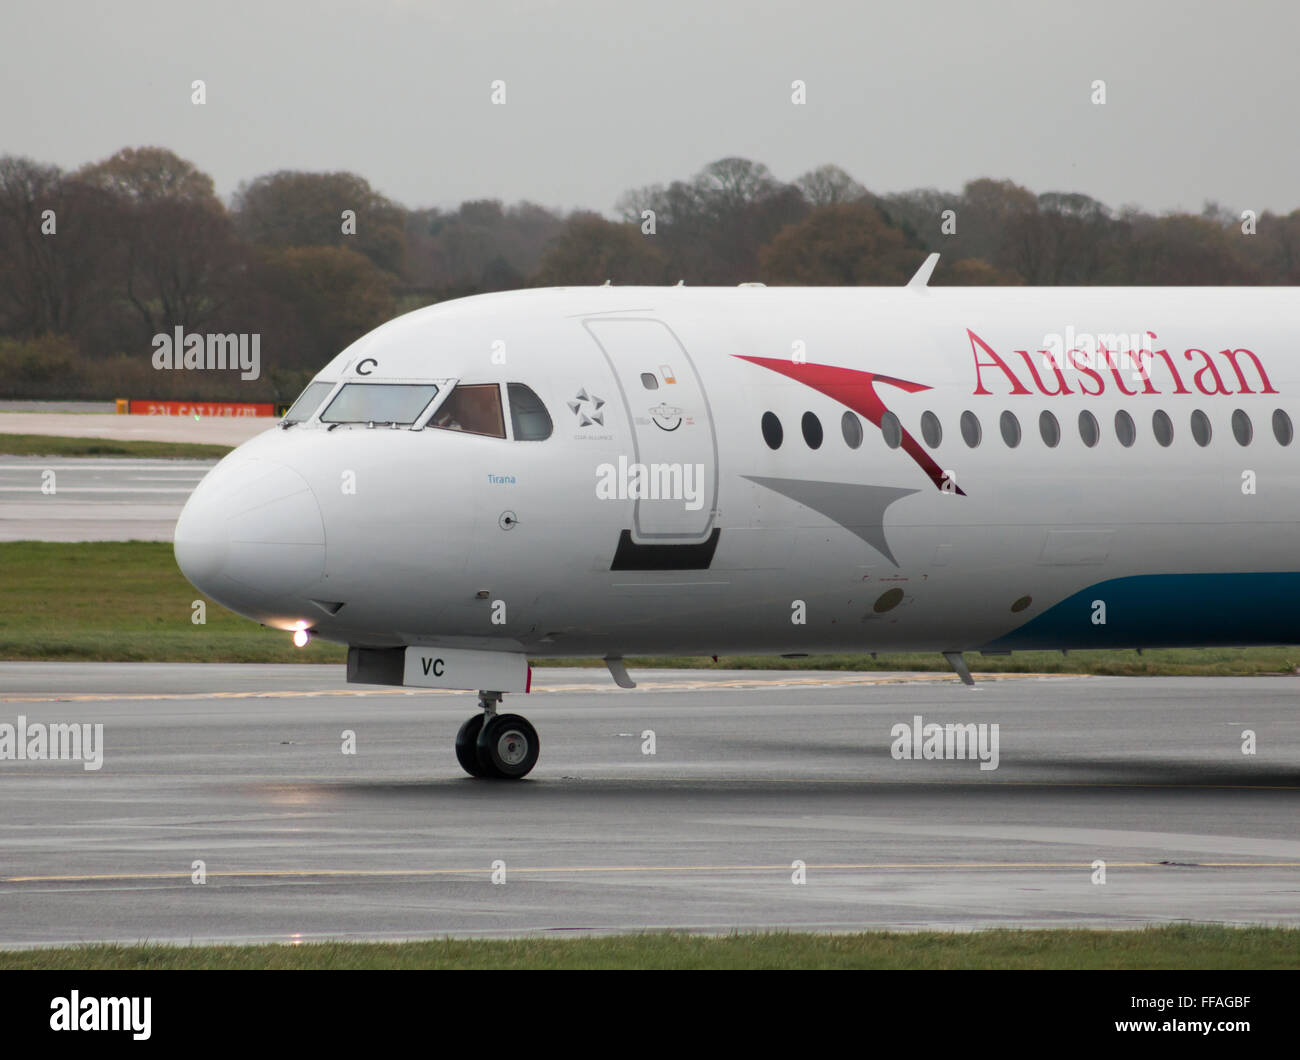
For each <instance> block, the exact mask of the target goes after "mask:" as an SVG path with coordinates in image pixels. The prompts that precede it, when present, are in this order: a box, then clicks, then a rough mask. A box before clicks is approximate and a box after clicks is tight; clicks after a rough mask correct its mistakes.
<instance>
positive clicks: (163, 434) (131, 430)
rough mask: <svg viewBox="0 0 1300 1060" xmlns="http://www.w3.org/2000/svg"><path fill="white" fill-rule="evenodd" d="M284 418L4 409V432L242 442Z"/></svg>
mask: <svg viewBox="0 0 1300 1060" xmlns="http://www.w3.org/2000/svg"><path fill="white" fill-rule="evenodd" d="M279 422H280V421H279V420H278V419H276V418H275V417H272V416H204V417H200V418H199V419H195V418H194V417H193V416H119V415H116V414H114V413H111V412H109V413H93V412H22V411H17V410H11V411H9V412H5V411H4V410H3V409H0V434H54V435H62V436H64V437H67V438H110V439H112V440H113V441H117V442H196V443H198V444H200V445H239V444H240V443H242V442H246V441H248V439H250V438H252V437H254V436H255V435H258V434H261V433H262V432H263V431H267V430H271V429H272V428H273V427H275V425H276V424H277V423H279Z"/></svg>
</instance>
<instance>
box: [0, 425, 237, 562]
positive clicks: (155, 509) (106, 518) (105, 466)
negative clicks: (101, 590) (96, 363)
mask: <svg viewBox="0 0 1300 1060" xmlns="http://www.w3.org/2000/svg"><path fill="white" fill-rule="evenodd" d="M123 418H126V417H123ZM215 464H216V461H215V460H141V459H131V458H108V457H104V458H100V457H48V456H4V455H0V541H131V540H136V541H170V540H171V539H172V533H173V532H174V530H175V529H176V520H177V519H178V518H179V517H180V514H181V508H182V507H184V505H185V501H186V500H187V499H188V498H189V495H190V493H191V491H192V490H193V489H194V487H195V486H197V485H198V483H199V480H200V479H201V478H202V477H203V476H204V475H205V474H206V473H207V472H208V470H209V469H210V468H212V467H213V466H214V465H215Z"/></svg>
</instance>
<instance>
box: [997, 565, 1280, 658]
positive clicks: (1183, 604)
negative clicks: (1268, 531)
mask: <svg viewBox="0 0 1300 1060" xmlns="http://www.w3.org/2000/svg"><path fill="white" fill-rule="evenodd" d="M1098 600H1100V601H1103V602H1104V603H1105V605H1106V621H1105V624H1100V623H1097V622H1094V620H1093V616H1094V613H1095V612H1096V610H1097V608H1096V606H1095V603H1094V602H1095V601H1098ZM1243 644H1300V572H1297V571H1280V572H1268V573H1258V574H1139V575H1134V576H1132V577H1129V578H1112V579H1110V580H1109V581H1104V582H1098V583H1097V584H1096V585H1094V586H1091V587H1090V588H1087V589H1081V590H1080V591H1079V592H1077V593H1075V594H1074V595H1073V596H1070V597H1067V598H1066V599H1064V600H1062V601H1061V602H1060V603H1059V604H1056V605H1055V606H1053V607H1050V608H1048V609H1047V610H1046V611H1044V612H1043V613H1042V614H1041V615H1038V616H1037V617H1035V618H1031V619H1030V620H1029V621H1028V622H1026V623H1025V624H1024V625H1023V626H1021V627H1020V628H1019V629H1015V630H1012V631H1011V632H1010V633H1007V634H1005V635H1004V636H1001V637H999V638H998V639H997V640H995V641H993V642H991V643H989V644H986V645H984V650H985V651H1028V650H1031V649H1039V648H1046V649H1060V648H1074V649H1084V648H1180V647H1195V646H1206V647H1209V646H1227V645H1243Z"/></svg>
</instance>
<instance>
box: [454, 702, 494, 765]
mask: <svg viewBox="0 0 1300 1060" xmlns="http://www.w3.org/2000/svg"><path fill="white" fill-rule="evenodd" d="M482 729H483V715H482V714H475V715H474V716H473V717H472V718H470V719H469V720H468V721H466V722H465V724H464V725H462V726H461V727H460V732H458V733H456V761H457V762H459V763H460V768H461V769H463V770H465V772H466V773H468V774H469V775H470V776H471V777H489V776H492V773H491V772H489V771H488V770H486V769H484V768H483V767H482V766H481V765H480V764H479V760H478V734H479V732H481V731H482Z"/></svg>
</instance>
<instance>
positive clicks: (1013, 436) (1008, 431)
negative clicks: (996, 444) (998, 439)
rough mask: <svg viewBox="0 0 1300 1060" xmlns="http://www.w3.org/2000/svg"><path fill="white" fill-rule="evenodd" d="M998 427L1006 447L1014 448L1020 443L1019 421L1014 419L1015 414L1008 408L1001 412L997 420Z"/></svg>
mask: <svg viewBox="0 0 1300 1060" xmlns="http://www.w3.org/2000/svg"><path fill="white" fill-rule="evenodd" d="M998 427H999V428H1000V429H1001V431H1002V440H1003V441H1004V442H1006V443H1007V447H1008V448H1010V449H1014V448H1015V447H1016V446H1018V445H1019V444H1020V421H1019V420H1018V419H1016V414H1015V413H1014V412H1012V411H1011V410H1010V409H1007V410H1006V411H1005V412H1003V413H1002V417H1001V419H1000V420H999V421H998Z"/></svg>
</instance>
